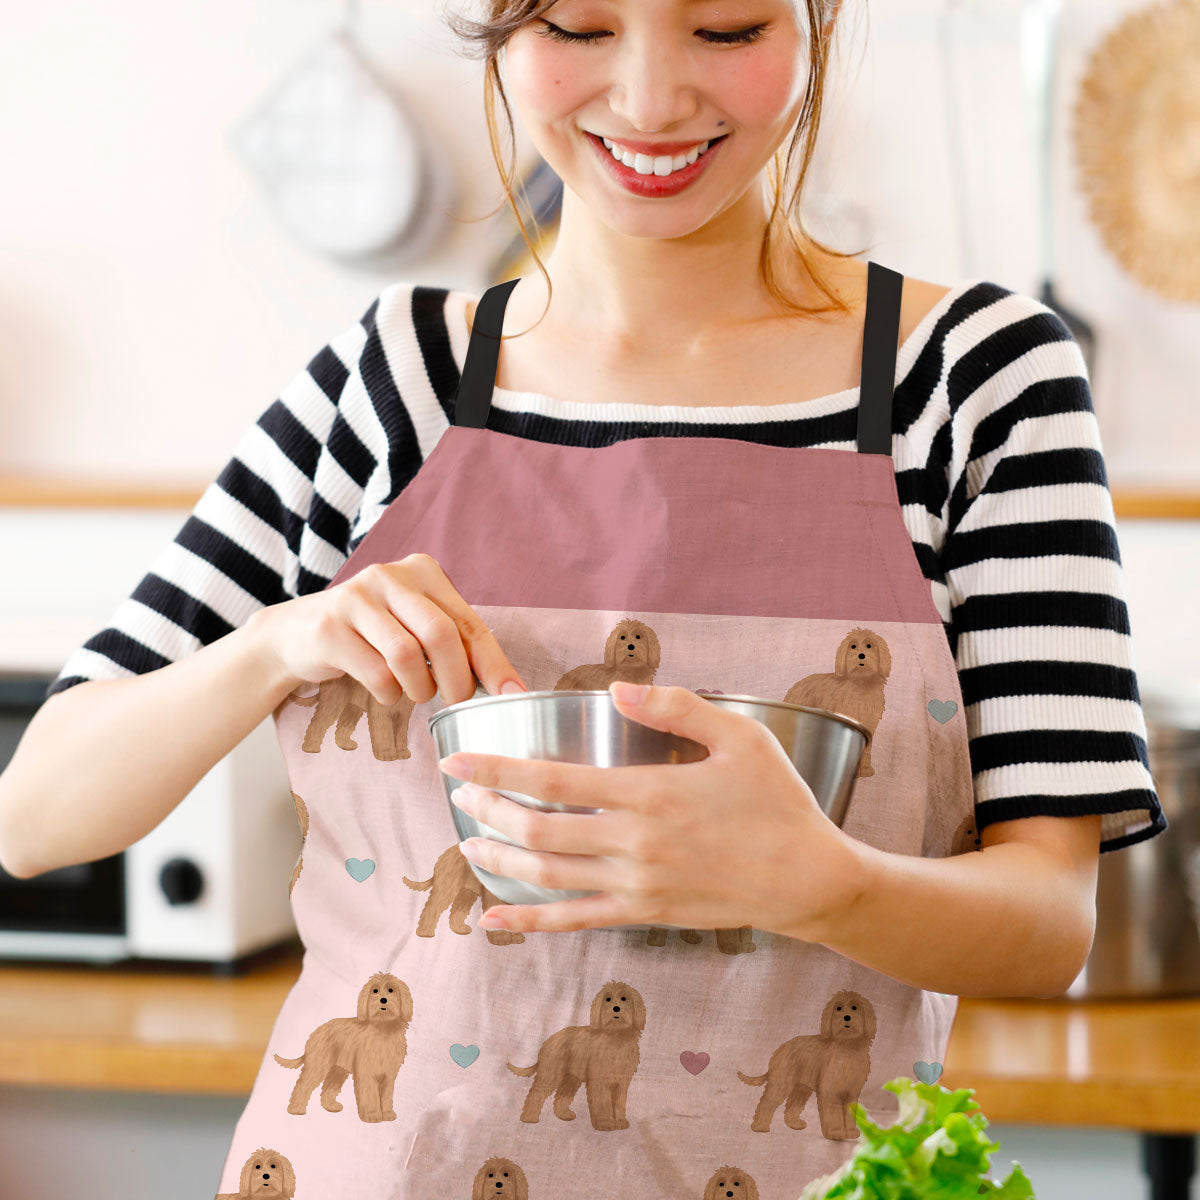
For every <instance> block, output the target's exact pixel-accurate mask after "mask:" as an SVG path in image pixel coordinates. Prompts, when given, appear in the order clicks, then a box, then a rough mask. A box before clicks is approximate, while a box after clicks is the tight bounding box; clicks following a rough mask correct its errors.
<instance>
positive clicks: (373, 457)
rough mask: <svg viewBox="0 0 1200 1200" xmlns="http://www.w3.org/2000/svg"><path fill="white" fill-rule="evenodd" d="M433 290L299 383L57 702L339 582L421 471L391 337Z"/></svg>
mask: <svg viewBox="0 0 1200 1200" xmlns="http://www.w3.org/2000/svg"><path fill="white" fill-rule="evenodd" d="M421 290H422V289H420V288H414V287H413V285H410V284H396V285H393V286H392V287H391V288H389V289H386V290H385V292H384V293H383V295H382V296H381V297H379V298H377V299H376V300H374V301H373V302H372V303H371V305H370V307H369V308H368V309H367V310H366V312H365V313H364V314H363V316H362V317H361V318H359V320H357V321H356V322H355V323H354V324H353V325H351V326H349V327H348V328H346V329H345V330H343V331H342V332H341V333H339V334H338V335H337V336H335V337H334V338H333V339H332V340H331V341H330V342H329V343H328V344H327V345H325V346H324V347H322V348H321V349H320V350H319V351H318V352H317V354H316V355H315V356H314V357H313V358H312V360H311V361H310V362H309V363H308V365H307V367H305V368H304V369H303V370H301V371H299V372H298V373H297V374H296V375H295V376H294V378H292V379H291V381H290V382H289V383H288V384H287V386H286V387H285V388H284V389H283V391H282V393H281V394H280V395H279V397H278V398H277V399H276V400H274V401H273V402H272V403H271V404H270V405H269V406H268V407H267V408H266V409H265V411H264V412H262V414H261V415H260V416H259V417H258V418H257V419H256V420H255V421H254V423H253V424H252V425H251V426H250V427H249V428H248V429H247V430H246V431H245V433H244V434H243V435H242V436H241V438H240V439H239V440H238V442H237V444H236V446H235V448H234V451H233V455H232V457H231V458H230V460H229V462H228V463H227V464H226V465H225V467H224V468H223V469H222V470H221V472H220V474H219V475H218V476H217V477H216V479H215V480H214V481H213V482H212V483H211V484H209V485H208V487H207V488H206V489H205V491H204V493H203V494H202V495H201V497H200V499H199V500H198V501H197V503H196V506H195V508H194V509H193V510H192V512H191V513H190V514H189V515H188V516H187V518H186V519H185V520H184V522H183V525H182V527H181V528H180V530H179V532H178V533H177V534H176V535H175V538H174V539H173V541H171V542H170V543H169V544H167V545H166V546H165V547H163V549H162V550H161V551H160V552H159V554H158V556H157V558H156V559H155V560H154V561H153V562H152V563H151V565H150V568H149V570H148V571H147V572H146V574H145V575H144V576H143V578H142V580H141V582H139V583H138V585H137V587H136V588H135V589H134V590H133V592H132V594H131V595H130V596H129V597H127V598H126V599H124V600H122V601H121V603H120V604H119V605H118V607H117V609H116V611H115V612H114V613H113V615H112V618H111V620H110V621H109V624H108V625H107V626H106V627H105V628H104V629H102V630H100V631H99V632H98V633H96V634H95V635H93V636H92V637H90V638H89V639H88V640H87V641H86V642H85V643H84V644H83V645H82V646H80V647H79V648H78V649H77V650H75V651H74V652H73V653H72V654H71V656H70V657H69V658H68V660H67V662H66V663H65V664H64V666H63V668H62V670H61V671H60V672H59V674H58V676H57V677H56V678H55V679H54V680H53V682H52V683H51V684H50V685H49V687H48V688H47V690H46V697H47V698H49V697H50V696H52V695H54V693H56V692H61V691H63V690H65V689H66V688H69V687H72V686H74V685H75V684H77V683H82V682H84V681H86V680H92V679H116V678H122V677H126V676H130V675H138V674H144V673H146V672H148V671H153V670H155V669H157V668H159V667H162V666H165V665H166V664H167V663H170V662H174V661H176V660H178V659H180V658H182V657H184V656H186V655H188V654H190V653H192V652H194V651H195V650H197V649H199V648H200V647H201V646H206V645H209V644H211V643H212V642H215V641H216V640H217V639H218V638H221V637H223V636H224V635H225V634H227V633H229V632H230V631H232V630H233V629H235V628H237V627H239V626H241V625H243V624H244V623H245V622H246V621H247V620H248V619H249V618H250V617H251V616H252V615H253V614H254V612H255V611H256V610H258V609H260V608H263V607H264V606H267V605H271V604H278V603H280V602H282V601H285V600H288V599H291V598H293V597H295V596H298V595H304V594H307V593H310V592H315V591H319V590H321V589H322V588H323V587H324V586H325V585H326V584H327V583H328V582H329V580H330V579H331V578H332V577H333V575H334V574H335V573H336V571H337V569H338V567H340V566H341V564H342V563H343V562H344V561H345V560H346V558H347V556H348V554H349V552H350V551H351V550H352V549H353V547H354V546H355V545H356V544H357V542H358V541H359V540H361V538H362V536H363V535H364V533H365V529H363V528H362V527H361V520H360V518H361V516H362V514H363V513H364V511H365V510H366V509H370V510H371V511H372V512H376V513H377V512H378V511H379V510H380V509H381V508H382V507H385V506H386V503H387V500H388V499H390V497H391V496H392V495H393V494H394V491H395V490H398V489H399V487H402V486H403V483H404V482H406V481H407V479H409V478H411V477H412V475H413V474H415V472H416V469H417V467H418V466H419V465H420V456H419V448H418V446H417V443H416V440H415V438H413V437H412V436H411V434H412V423H411V420H409V418H408V416H407V414H406V412H405V410H404V405H403V403H402V402H401V400H400V396H399V393H398V389H397V386H396V382H395V378H394V375H393V370H392V366H393V364H392V363H391V361H390V360H389V353H388V351H386V350H385V348H384V346H383V341H382V338H381V336H380V329H379V325H380V318H381V317H382V316H385V315H386V317H387V320H388V321H389V323H390V324H392V325H396V324H402V323H403V322H404V321H405V320H407V319H409V318H410V314H411V310H412V296H413V293H414V292H415V291H421ZM438 294H441V293H438ZM400 354H401V358H402V359H403V360H404V364H405V365H408V360H407V356H406V354H405V351H404V349H403V347H402V349H401V351H400Z"/></svg>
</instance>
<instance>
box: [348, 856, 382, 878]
mask: <svg viewBox="0 0 1200 1200" xmlns="http://www.w3.org/2000/svg"><path fill="white" fill-rule="evenodd" d="M346 870H347V871H349V872H350V875H351V877H352V878H354V879H357V880H358V882H359V883H362V881H363V880H364V879H366V878H368V877H369V876H370V875H371V873H372V872H373V871H374V870H375V860H374V859H373V858H348V859H346Z"/></svg>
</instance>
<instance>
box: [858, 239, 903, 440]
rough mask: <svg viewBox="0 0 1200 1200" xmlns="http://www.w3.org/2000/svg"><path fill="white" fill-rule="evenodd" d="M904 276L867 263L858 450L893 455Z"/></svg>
mask: <svg viewBox="0 0 1200 1200" xmlns="http://www.w3.org/2000/svg"><path fill="white" fill-rule="evenodd" d="M903 287H904V276H903V275H901V274H900V272H899V271H893V270H892V269H891V267H885V266H883V265H882V264H880V263H877V262H868V263H867V312H866V316H865V317H864V318H863V345H862V371H861V378H860V380H859V388H858V451H859V453H860V454H887V455H890V454H891V453H892V392H893V390H894V389H895V381H896V343H897V341H898V340H899V337H900V293H901V291H902V289H903Z"/></svg>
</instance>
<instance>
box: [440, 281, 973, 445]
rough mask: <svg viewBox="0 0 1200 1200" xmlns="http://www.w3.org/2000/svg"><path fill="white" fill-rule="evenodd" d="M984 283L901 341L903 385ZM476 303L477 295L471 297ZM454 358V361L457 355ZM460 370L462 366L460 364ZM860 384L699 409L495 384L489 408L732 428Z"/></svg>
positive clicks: (854, 391) (821, 407)
mask: <svg viewBox="0 0 1200 1200" xmlns="http://www.w3.org/2000/svg"><path fill="white" fill-rule="evenodd" d="M983 282H984V280H983V279H966V280H963V281H961V282H960V283H957V284H955V285H954V286H953V287H951V289H950V290H949V291H948V292H946V293H945V294H944V295H943V296H941V298H940V299H939V300H938V301H937V303H936V304H934V306H933V307H932V308H931V309H930V310H929V311H928V312H927V313H926V314H925V315H924V316H923V317H922V318H921V320H920V321H919V322H918V323H917V325H916V327H915V328H914V329H913V330H912V332H911V333H910V334H909V335H908V337H906V338H905V339H904V341H903V342H901V343H900V346H899V347H898V349H897V351H896V379H897V382H901V381H903V379H904V377H905V376H906V375H907V374H908V372H909V370H911V368H912V366H913V364H914V363H915V362H916V360H917V356H918V355H919V354H920V353H921V351H922V349H924V346H925V343H926V341H927V340H928V338H929V335H930V333H932V331H933V328H934V326H935V325H936V324H937V322H938V320H939V319H940V318H941V317H942V315H943V314H944V313H945V312H946V310H947V309H948V308H949V307H950V306H951V305H952V304H953V303H954V302H955V301H956V300H957V299H958V298H959V297H960V296H963V295H965V294H966V293H967V292H969V291H970V290H971V289H972V288H974V287H976V286H978V285H979V284H981V283H983ZM474 299H475V300H476V301H478V299H479V297H477V296H476V297H474ZM456 313H457V314H458V322H457V324H458V326H459V328H458V329H457V334H458V338H457V340H458V342H459V346H460V347H461V350H462V358H465V357H466V345H467V341H468V340H469V338H470V330H469V329H468V328H467V319H466V305H463V306H462V308H461V309H457V310H456ZM456 357H458V356H457V355H456ZM460 370H461V366H460ZM859 389H860V384H855V385H854V386H853V387H848V388H843V389H842V390H841V391H840V392H830V393H829V394H828V395H825V396H812V397H810V398H809V399H807V400H785V401H782V402H780V403H777V404H715V405H711V406H697V405H693V404H631V403H627V402H625V401H613V402H611V403H610V402H606V401H599V402H592V401H586V400H561V399H559V398H558V397H557V396H550V395H547V394H546V393H544V392H523V391H517V390H516V389H515V388H504V387H499V386H496V387H494V388H493V391H492V405H493V407H496V408H501V409H503V410H504V411H505V412H512V413H530V414H536V415H538V416H546V417H558V418H560V419H563V420H575V421H581V420H583V421H649V420H653V421H656V422H659V423H663V422H670V421H685V422H691V423H697V422H703V423H707V424H734V423H747V422H756V421H763V420H769V421H779V420H788V419H789V418H795V417H801V416H804V417H810V416H824V415H825V414H827V413H831V412H839V411H841V410H842V409H843V408H848V407H850V406H851V405H850V400H851V399H852V398H854V400H855V403H857V397H858V393H859Z"/></svg>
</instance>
